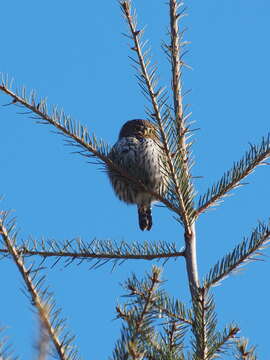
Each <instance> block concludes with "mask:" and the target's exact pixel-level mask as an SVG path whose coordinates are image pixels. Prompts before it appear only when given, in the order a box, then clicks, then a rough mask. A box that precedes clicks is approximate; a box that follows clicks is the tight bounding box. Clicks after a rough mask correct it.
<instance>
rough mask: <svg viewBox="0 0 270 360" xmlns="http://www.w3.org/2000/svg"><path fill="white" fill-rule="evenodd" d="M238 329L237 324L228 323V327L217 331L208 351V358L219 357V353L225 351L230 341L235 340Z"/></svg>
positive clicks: (228, 347) (229, 345) (230, 343)
mask: <svg viewBox="0 0 270 360" xmlns="http://www.w3.org/2000/svg"><path fill="white" fill-rule="evenodd" d="M239 331H240V329H239V328H238V326H236V325H230V326H229V327H228V328H227V327H226V328H225V329H224V330H223V332H222V333H220V332H217V333H216V334H215V337H214V339H213V340H214V341H213V344H212V345H211V347H210V349H209V351H208V355H209V357H208V358H209V359H216V358H219V357H220V354H224V353H227V352H228V350H229V349H230V347H231V345H232V342H235V337H236V336H237V334H238V333H239Z"/></svg>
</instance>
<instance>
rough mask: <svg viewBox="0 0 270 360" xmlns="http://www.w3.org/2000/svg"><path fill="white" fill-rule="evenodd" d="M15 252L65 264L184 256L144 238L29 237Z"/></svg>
mask: <svg viewBox="0 0 270 360" xmlns="http://www.w3.org/2000/svg"><path fill="white" fill-rule="evenodd" d="M16 251H17V253H18V255H23V256H41V257H42V258H44V259H45V258H50V257H56V258H59V260H60V259H63V258H66V262H67V264H69V263H71V262H73V261H76V260H77V261H79V262H80V263H81V262H82V261H84V260H86V261H87V260H88V261H90V260H114V261H120V260H134V259H138V260H139V259H140V260H154V259H160V260H162V259H163V260H166V259H169V258H177V257H181V256H184V251H177V249H176V245H175V244H174V243H166V242H161V241H160V242H149V241H145V242H144V243H140V242H133V243H127V242H124V241H122V242H121V243H120V244H117V243H116V242H113V241H109V240H106V241H101V240H93V241H91V242H90V243H86V242H84V241H82V240H81V239H74V240H72V241H64V242H62V243H61V242H57V241H55V240H47V241H45V240H43V241H41V242H37V241H36V240H33V239H32V240H31V243H30V242H28V241H25V242H23V244H22V245H20V246H17V247H16ZM0 253H2V254H7V255H8V254H9V250H8V249H5V248H2V249H1V248H0Z"/></svg>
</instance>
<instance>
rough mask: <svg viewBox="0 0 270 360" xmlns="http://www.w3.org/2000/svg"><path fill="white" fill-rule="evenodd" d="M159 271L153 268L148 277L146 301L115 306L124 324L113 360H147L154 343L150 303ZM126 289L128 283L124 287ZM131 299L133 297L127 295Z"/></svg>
mask: <svg viewBox="0 0 270 360" xmlns="http://www.w3.org/2000/svg"><path fill="white" fill-rule="evenodd" d="M160 273H161V271H160V269H159V268H157V267H156V266H153V268H152V273H151V274H150V275H149V276H148V289H147V299H146V300H145V301H143V302H136V300H135V302H132V303H131V304H130V303H129V304H128V306H124V307H120V306H117V308H116V311H117V317H118V318H121V319H122V320H123V321H124V323H126V324H127V325H124V326H123V328H122V334H121V339H120V340H119V341H118V342H117V344H116V347H115V350H114V353H113V359H115V360H116V359H117V360H118V359H128V358H129V357H130V358H131V359H134V360H140V359H143V358H145V357H146V358H147V356H146V354H147V347H148V346H151V344H152V343H155V337H156V335H155V331H154V327H153V321H154V319H155V316H154V313H153V311H152V307H153V305H152V303H153V300H154V298H155V292H156V290H157V288H158V286H159V283H160ZM125 287H127V288H128V281H127V283H126V285H125ZM127 296H128V297H132V296H133V295H130V294H129V295H127Z"/></svg>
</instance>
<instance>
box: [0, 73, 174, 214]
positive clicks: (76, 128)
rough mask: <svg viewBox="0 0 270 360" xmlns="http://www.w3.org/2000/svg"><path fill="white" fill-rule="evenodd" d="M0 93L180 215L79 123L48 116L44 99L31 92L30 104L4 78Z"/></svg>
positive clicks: (58, 113)
mask: <svg viewBox="0 0 270 360" xmlns="http://www.w3.org/2000/svg"><path fill="white" fill-rule="evenodd" d="M0 91H2V92H4V93H5V94H7V95H8V96H10V97H12V98H13V101H12V103H11V104H15V105H18V104H20V105H22V106H23V107H26V108H27V109H29V110H30V111H31V112H33V113H34V114H35V115H36V117H35V119H39V120H41V121H42V122H41V123H45V124H50V125H53V126H54V127H56V128H57V129H58V130H59V131H60V133H61V134H63V135H64V136H66V137H68V138H69V139H70V140H68V143H69V144H70V145H74V146H79V147H81V148H82V149H83V150H82V151H78V152H77V153H78V154H80V155H83V156H86V157H88V158H89V157H91V156H94V157H95V158H96V159H98V161H101V162H102V163H103V164H105V165H106V166H107V167H108V168H110V169H112V170H113V171H115V172H117V173H118V174H119V175H120V176H122V177H124V178H126V179H128V180H129V181H130V182H132V183H134V184H136V185H137V186H138V187H140V188H142V189H144V190H145V191H146V192H148V193H149V194H151V195H152V196H153V197H154V198H156V199H157V200H158V201H160V202H162V203H163V204H164V205H165V206H167V207H168V208H169V209H170V210H172V211H173V212H175V213H177V214H178V215H179V214H180V209H178V208H177V207H175V206H174V204H172V203H171V202H170V201H168V200H167V199H166V198H164V197H163V196H161V195H160V194H159V193H156V192H154V191H152V190H151V189H150V188H148V187H147V186H146V185H145V184H143V182H142V181H141V180H140V179H138V178H135V177H133V176H130V175H129V174H128V173H127V172H126V171H125V170H124V169H122V168H120V167H119V166H118V165H117V164H115V163H113V162H112V161H111V160H110V159H109V158H108V156H107V155H108V146H107V145H106V144H105V143H104V142H103V141H98V140H97V139H96V137H95V136H94V135H93V137H92V138H91V137H90V135H89V133H88V131H87V128H86V127H85V126H82V125H80V124H79V123H76V122H75V121H72V120H71V118H70V117H69V116H67V115H65V114H64V113H63V111H59V110H58V109H57V108H56V107H55V108H54V110H53V114H52V116H50V115H49V114H48V111H47V104H46V101H45V99H41V100H40V102H39V103H37V102H36V100H35V97H34V93H33V92H31V94H30V99H31V103H30V102H29V101H27V99H26V90H25V88H23V89H22V96H19V95H18V94H16V93H14V92H13V91H11V89H9V88H8V86H7V80H6V81H5V80H4V78H2V83H1V84H0Z"/></svg>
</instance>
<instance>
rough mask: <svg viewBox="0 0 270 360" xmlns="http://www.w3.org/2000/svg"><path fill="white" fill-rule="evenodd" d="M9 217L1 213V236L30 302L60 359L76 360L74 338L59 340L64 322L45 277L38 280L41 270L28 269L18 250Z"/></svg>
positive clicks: (67, 335)
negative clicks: (56, 308) (59, 317)
mask: <svg viewBox="0 0 270 360" xmlns="http://www.w3.org/2000/svg"><path fill="white" fill-rule="evenodd" d="M7 216H8V213H7V212H2V213H1V217H0V236H1V238H2V240H3V242H4V243H5V245H6V247H7V249H8V251H9V253H10V254H11V255H12V258H13V260H14V263H15V264H16V266H17V268H18V270H19V272H20V274H21V276H22V278H23V281H24V283H25V286H26V289H27V292H28V294H29V295H30V301H31V303H32V305H33V306H35V308H36V310H37V312H38V315H39V318H40V321H42V323H43V325H44V328H45V329H46V331H47V333H48V335H49V336H50V339H51V341H52V343H53V345H54V348H55V352H56V353H57V355H58V357H59V359H61V360H76V359H78V356H77V352H76V351H75V349H74V348H73V347H72V344H71V343H72V341H73V337H70V336H69V334H65V335H63V339H62V340H60V338H59V335H60V333H61V332H62V331H63V320H62V319H61V320H59V319H58V314H59V310H55V309H54V307H55V304H54V301H53V300H52V297H51V294H49V293H48V290H47V289H44V287H43V283H44V276H43V277H41V278H40V279H36V278H37V274H38V272H39V270H40V269H38V268H36V269H35V268H34V267H33V265H31V266H30V267H29V268H28V269H27V268H26V266H25V264H24V260H23V257H22V256H21V255H19V254H18V252H17V250H16V238H17V231H16V228H15V222H14V220H13V221H10V222H9V223H7ZM6 223H7V224H6Z"/></svg>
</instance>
